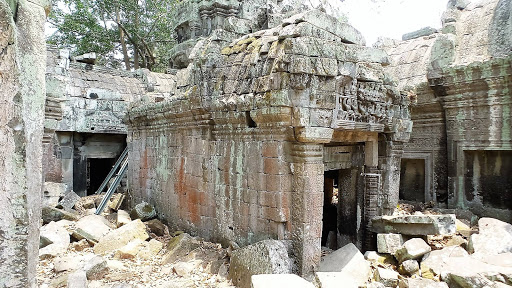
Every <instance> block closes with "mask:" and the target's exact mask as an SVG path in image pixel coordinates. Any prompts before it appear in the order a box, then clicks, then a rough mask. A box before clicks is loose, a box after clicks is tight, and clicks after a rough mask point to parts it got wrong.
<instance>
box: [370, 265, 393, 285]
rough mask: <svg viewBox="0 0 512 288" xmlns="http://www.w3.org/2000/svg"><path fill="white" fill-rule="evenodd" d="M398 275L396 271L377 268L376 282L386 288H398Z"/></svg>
mask: <svg viewBox="0 0 512 288" xmlns="http://www.w3.org/2000/svg"><path fill="white" fill-rule="evenodd" d="M398 275H399V274H398V272H396V271H394V270H391V269H386V268H382V267H377V270H375V275H374V277H375V280H376V281H378V282H380V283H382V284H384V286H386V287H396V286H397V285H398Z"/></svg>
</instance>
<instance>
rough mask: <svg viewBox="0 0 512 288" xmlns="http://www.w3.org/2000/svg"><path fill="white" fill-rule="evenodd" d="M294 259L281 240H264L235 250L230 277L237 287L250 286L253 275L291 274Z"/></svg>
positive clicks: (230, 267) (232, 256) (246, 287)
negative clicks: (290, 256) (292, 259)
mask: <svg viewBox="0 0 512 288" xmlns="http://www.w3.org/2000/svg"><path fill="white" fill-rule="evenodd" d="M291 272H292V261H291V259H290V258H289V256H288V252H287V249H286V246H285V245H284V244H283V242H281V241H277V240H264V241H261V242H258V243H255V244H252V245H249V246H246V247H243V248H240V249H237V250H235V251H233V254H232V255H231V262H230V266H229V278H230V279H231V281H233V283H234V284H235V285H237V287H243V288H250V287H251V277H252V275H258V274H290V273H291Z"/></svg>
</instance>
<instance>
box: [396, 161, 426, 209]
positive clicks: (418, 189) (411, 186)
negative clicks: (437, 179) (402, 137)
mask: <svg viewBox="0 0 512 288" xmlns="http://www.w3.org/2000/svg"><path fill="white" fill-rule="evenodd" d="M425 180H426V178H425V159H406V158H402V164H401V168H400V189H399V197H400V200H405V201H413V202H425V192H426V191H425V188H426V187H425V186H426V185H425V182H426V181H425Z"/></svg>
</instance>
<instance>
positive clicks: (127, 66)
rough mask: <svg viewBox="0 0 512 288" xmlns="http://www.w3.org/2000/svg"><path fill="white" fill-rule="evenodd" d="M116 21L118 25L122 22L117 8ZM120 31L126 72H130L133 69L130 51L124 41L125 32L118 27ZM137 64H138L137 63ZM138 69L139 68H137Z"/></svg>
mask: <svg viewBox="0 0 512 288" xmlns="http://www.w3.org/2000/svg"><path fill="white" fill-rule="evenodd" d="M116 18H117V19H116V21H117V23H120V22H121V16H120V13H119V8H116ZM118 29H119V40H120V42H121V48H122V50H123V57H124V65H125V67H126V70H128V71H130V69H131V65H130V57H129V56H128V49H127V48H126V42H125V41H124V32H123V29H121V27H118ZM135 54H137V52H135ZM135 63H137V62H135ZM135 69H137V68H135Z"/></svg>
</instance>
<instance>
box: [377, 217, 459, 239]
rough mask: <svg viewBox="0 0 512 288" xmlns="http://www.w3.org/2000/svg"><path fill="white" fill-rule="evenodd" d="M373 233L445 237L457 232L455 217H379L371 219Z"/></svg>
mask: <svg viewBox="0 0 512 288" xmlns="http://www.w3.org/2000/svg"><path fill="white" fill-rule="evenodd" d="M371 231H373V232H376V233H399V234H403V235H445V234H453V233H455V232H456V228H455V215H453V214H446V215H405V216H378V217H374V218H372V219H371Z"/></svg>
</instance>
